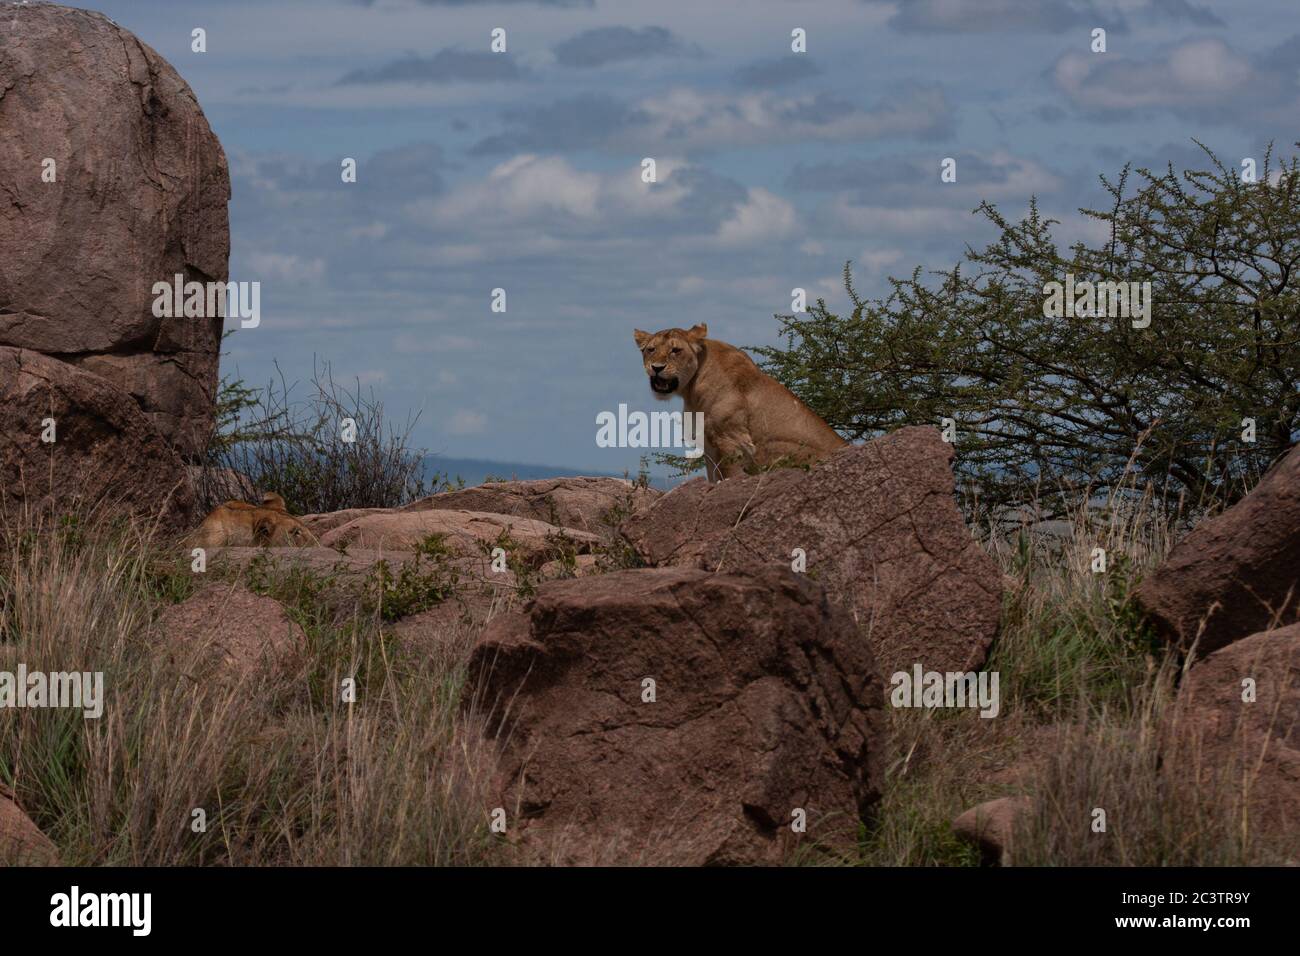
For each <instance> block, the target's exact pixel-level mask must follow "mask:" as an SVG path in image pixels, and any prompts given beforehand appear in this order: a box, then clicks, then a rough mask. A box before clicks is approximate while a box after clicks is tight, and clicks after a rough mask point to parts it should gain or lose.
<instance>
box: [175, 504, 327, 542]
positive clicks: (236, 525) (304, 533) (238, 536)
mask: <svg viewBox="0 0 1300 956" xmlns="http://www.w3.org/2000/svg"><path fill="white" fill-rule="evenodd" d="M318 544H320V541H319V539H317V537H316V535H314V534H312V532H311V529H310V528H308V527H307V526H306V525H305V524H303V523H302V522H301V521H299V520H298V519H297V518H295V517H294V516H293V515H291V514H289V511H288V509H287V508H286V507H285V504H284V499H283V498H281V497H280V496H279V495H277V494H275V493H274V492H267V493H266V494H264V495H263V496H262V503H261V504H260V505H250V504H249V503H248V502H247V501H227V502H226V503H225V504H222V505H218V506H217V507H216V508H214V509H212V513H211V514H209V515H208V516H207V517H206V518H204V519H203V523H202V524H201V525H199V526H198V528H197V529H195V531H194V533H193V534H192V535H190V539H189V546H190V547H193V548H221V547H272V548H310V547H314V546H316V545H318Z"/></svg>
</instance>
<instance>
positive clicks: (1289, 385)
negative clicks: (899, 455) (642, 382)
mask: <svg viewBox="0 0 1300 956" xmlns="http://www.w3.org/2000/svg"><path fill="white" fill-rule="evenodd" d="M1197 145H1200V144H1199V143H1198V144H1197ZM1298 145H1300V144H1298ZM1201 148H1202V149H1203V150H1204V151H1205V154H1206V156H1207V157H1208V160H1209V166H1210V168H1209V169H1208V170H1196V171H1183V172H1181V173H1179V172H1176V171H1175V170H1174V168H1173V166H1172V165H1171V166H1169V167H1168V168H1167V169H1166V170H1165V171H1164V172H1162V173H1157V172H1153V171H1151V170H1148V169H1139V170H1137V177H1136V178H1137V179H1138V185H1137V187H1136V188H1132V189H1131V188H1130V186H1131V182H1130V181H1131V180H1132V179H1134V177H1133V176H1132V175H1131V174H1132V170H1131V169H1130V168H1129V167H1125V168H1124V170H1123V171H1122V173H1121V174H1120V176H1119V177H1118V178H1117V179H1116V180H1115V181H1111V180H1109V179H1107V178H1106V177H1104V176H1103V177H1101V182H1102V184H1103V186H1104V187H1105V189H1106V191H1107V192H1108V194H1109V195H1110V197H1111V200H1112V204H1111V207H1110V208H1109V209H1103V210H1092V209H1083V210H1080V212H1081V213H1083V214H1084V215H1085V216H1088V217H1090V218H1092V219H1095V220H1098V221H1100V222H1102V223H1105V224H1106V225H1107V226H1108V227H1109V234H1110V238H1109V240H1108V241H1107V242H1105V243H1103V244H1101V245H1100V246H1099V247H1097V248H1092V247H1089V246H1088V245H1086V244H1084V243H1078V244H1076V245H1075V246H1073V247H1072V248H1070V249H1069V250H1067V251H1063V250H1059V249H1058V248H1057V246H1056V244H1055V243H1054V242H1053V241H1052V237H1051V230H1052V226H1054V225H1057V224H1058V223H1057V222H1056V221H1055V220H1051V219H1046V218H1043V217H1042V216H1040V214H1039V210H1038V205H1037V202H1036V201H1035V202H1031V203H1030V208H1029V212H1028V214H1027V215H1026V217H1025V218H1024V219H1023V220H1021V221H1020V222H1018V223H1012V222H1009V221H1008V220H1006V219H1005V218H1004V217H1003V216H1002V215H1001V214H1000V213H999V212H998V210H997V208H996V207H995V206H993V205H991V204H989V203H987V202H985V203H982V204H981V205H980V206H979V207H978V209H977V210H976V211H977V212H979V213H982V214H983V215H984V216H985V217H986V218H987V219H988V220H989V221H990V222H992V223H993V224H994V225H995V226H996V227H997V229H998V230H999V233H1000V235H999V237H998V239H997V241H995V242H994V243H992V244H991V245H989V246H988V247H987V248H985V249H983V250H979V251H977V250H975V249H972V248H969V247H968V248H967V252H966V257H965V260H966V261H965V262H964V263H962V264H959V265H957V266H955V267H954V268H953V269H952V270H951V271H948V272H939V273H934V274H932V275H930V276H928V277H927V276H924V275H923V273H922V271H921V269H920V268H917V269H916V270H914V271H913V272H912V274H911V275H910V276H909V277H906V278H891V279H890V280H889V281H890V287H891V291H890V293H889V294H888V295H887V296H885V297H884V298H880V299H874V300H866V299H862V298H861V297H860V296H859V295H858V294H857V292H856V291H855V289H854V287H853V279H852V274H851V272H850V267H849V264H846V265H845V269H844V284H845V288H846V290H847V292H848V296H849V299H850V302H851V303H852V311H851V312H850V313H848V314H847V315H840V314H836V313H833V312H831V311H830V309H829V308H828V306H827V305H826V302H825V300H822V299H819V300H818V301H817V303H816V305H814V306H812V307H811V308H810V309H809V311H808V312H807V313H806V314H803V315H785V316H777V319H778V320H779V321H780V322H781V326H782V333H783V335H784V336H785V338H786V347H785V348H760V349H757V350H756V351H757V352H758V353H759V354H760V355H761V356H762V357H763V360H764V361H763V366H764V368H765V369H766V370H767V371H768V372H770V373H771V374H773V375H774V376H775V377H777V378H778V379H780V380H781V381H782V382H784V383H785V384H786V385H787V386H788V387H789V388H790V389H791V390H793V391H794V392H795V393H796V394H797V395H799V396H800V397H801V398H802V399H803V400H804V401H805V402H807V403H808V404H809V405H810V406H811V407H812V408H813V409H814V410H816V411H817V412H818V413H819V414H821V415H822V416H823V417H824V418H825V419H826V420H827V421H828V422H829V423H830V424H831V425H832V426H834V427H835V428H837V429H839V430H840V431H841V432H843V433H844V434H845V435H847V436H849V437H851V438H863V437H870V436H873V435H876V434H879V433H881V432H884V431H888V430H890V429H893V428H896V427H899V426H901V425H904V424H925V423H929V424H938V423H939V422H940V421H941V420H942V419H944V418H951V419H953V420H954V421H955V422H956V429H957V431H956V447H957V469H958V473H959V476H960V477H962V478H964V479H966V480H967V481H969V482H971V483H973V485H974V487H975V489H976V490H977V491H978V492H979V493H980V495H981V497H982V498H983V499H984V500H985V503H987V504H991V505H993V506H995V507H997V506H1014V505H1018V504H1022V503H1024V502H1026V501H1029V500H1037V501H1039V502H1040V505H1041V504H1044V503H1045V504H1046V505H1047V506H1048V509H1047V510H1048V511H1049V512H1053V511H1054V510H1059V509H1060V508H1063V507H1064V506H1066V504H1067V503H1068V502H1070V501H1077V500H1078V496H1079V492H1080V490H1081V489H1087V490H1088V491H1089V492H1091V493H1098V494H1101V493H1105V492H1107V491H1109V490H1112V489H1114V488H1116V487H1117V486H1118V485H1119V484H1120V483H1121V482H1122V481H1123V479H1124V476H1125V474H1126V472H1127V471H1128V470H1129V469H1132V470H1133V471H1135V472H1136V473H1137V475H1138V478H1139V480H1140V481H1141V482H1151V483H1155V484H1157V485H1158V486H1160V487H1161V488H1162V490H1165V491H1169V492H1174V494H1172V495H1166V496H1164V497H1166V499H1176V498H1178V497H1182V498H1183V500H1184V502H1185V503H1186V504H1188V505H1190V506H1192V507H1197V506H1199V507H1210V506H1214V505H1218V504H1226V503H1230V502H1232V501H1234V500H1236V499H1237V498H1238V497H1240V496H1241V495H1242V494H1244V492H1245V491H1246V490H1248V488H1249V487H1250V486H1251V485H1252V484H1253V483H1254V481H1256V480H1257V479H1258V477H1259V476H1260V475H1261V474H1262V472H1263V471H1264V470H1265V469H1266V468H1267V467H1268V466H1269V465H1270V464H1271V463H1272V462H1273V461H1275V460H1276V459H1277V458H1278V457H1279V456H1280V455H1281V454H1283V453H1284V452H1285V451H1286V450H1287V449H1288V448H1290V447H1291V446H1292V445H1293V444H1294V443H1295V442H1296V440H1297V437H1300V436H1298V431H1297V430H1298V427H1300V421H1298V418H1300V294H1298V293H1297V276H1296V274H1295V273H1296V269H1297V266H1298V265H1300V203H1298V200H1300V193H1298V190H1300V176H1297V164H1298V161H1297V160H1296V159H1292V160H1291V161H1290V162H1289V163H1288V162H1282V163H1281V164H1280V166H1279V167H1277V168H1274V165H1273V157H1272V150H1271V148H1270V150H1269V152H1268V153H1267V154H1266V156H1265V158H1264V163H1263V167H1262V170H1261V171H1260V174H1259V176H1258V179H1257V181H1253V182H1246V181H1243V175H1242V173H1240V172H1239V171H1237V170H1235V169H1231V168H1229V167H1226V166H1225V165H1224V164H1223V163H1222V162H1220V161H1219V159H1218V158H1217V157H1216V156H1215V155H1214V154H1213V153H1212V152H1211V151H1210V150H1208V149H1206V148H1205V147H1204V146H1202V147H1201ZM1067 276H1073V279H1074V281H1075V282H1076V283H1080V282H1084V281H1088V282H1093V283H1097V282H1124V283H1133V282H1136V283H1143V282H1149V283H1150V291H1151V300H1152V303H1153V305H1152V309H1151V322H1150V325H1149V326H1147V327H1145V328H1135V327H1134V322H1133V321H1131V320H1130V319H1129V318H1122V317H1114V316H1112V317H1096V316H1072V317H1049V316H1047V315H1045V314H1044V312H1045V310H1044V301H1045V298H1046V296H1045V289H1046V287H1047V284H1048V283H1064V282H1065V281H1066V277H1067ZM1138 324H1141V323H1140V321H1139V323H1138ZM1248 420H1249V421H1248ZM1251 422H1253V441H1252V440H1249V439H1250V438H1251V437H1252V435H1251V428H1250V423H1251Z"/></svg>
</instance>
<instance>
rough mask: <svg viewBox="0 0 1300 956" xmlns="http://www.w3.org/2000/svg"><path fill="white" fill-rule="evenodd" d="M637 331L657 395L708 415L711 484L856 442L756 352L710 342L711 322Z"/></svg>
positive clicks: (816, 456) (810, 459)
mask: <svg viewBox="0 0 1300 956" xmlns="http://www.w3.org/2000/svg"><path fill="white" fill-rule="evenodd" d="M632 334H633V337H634V338H635V339H636V344H637V347H638V348H640V349H641V358H642V360H643V362H644V363H645V370H646V374H647V375H649V376H650V390H651V391H652V392H654V394H655V397H656V398H660V399H667V398H669V397H671V396H673V395H680V396H681V397H682V399H683V400H684V401H685V403H686V408H685V411H686V412H687V413H691V412H703V413H704V460H705V465H706V468H707V470H708V475H709V481H718V480H720V479H722V478H734V477H735V476H737V475H740V474H743V473H744V471H745V468H746V467H747V466H757V467H758V468H765V467H769V466H772V465H775V464H778V463H782V464H787V463H788V464H795V465H797V464H812V463H813V462H816V461H820V460H821V459H823V458H825V457H826V456H828V455H830V454H832V453H833V452H835V451H836V450H838V449H840V448H843V447H844V446H845V445H846V444H848V442H846V441H845V440H844V439H843V438H841V437H840V436H839V435H837V434H836V433H835V430H834V429H833V428H831V427H830V426H829V425H827V424H826V423H825V422H824V421H822V420H821V419H820V418H818V417H817V414H816V413H815V412H813V410H812V409H810V408H809V407H808V406H807V405H805V404H804V403H803V402H801V401H799V399H798V398H796V397H795V396H794V394H793V393H792V392H791V391H790V390H789V389H788V388H786V387H785V386H784V385H782V384H781V383H780V382H778V381H777V380H776V379H774V378H772V377H771V376H769V375H765V374H763V372H761V371H759V369H758V366H757V365H755V364H754V361H753V359H751V358H750V357H749V356H748V355H746V354H745V353H744V352H742V351H741V350H740V349H738V348H736V347H735V346H732V345H728V344H727V343H726V342H719V341H717V340H716V339H711V338H709V337H708V335H709V327H708V326H707V325H696V326H693V327H691V328H689V329H664V330H663V331H662V332H653V333H652V332H642V331H641V330H640V329H635V330H634V331H633V333H632Z"/></svg>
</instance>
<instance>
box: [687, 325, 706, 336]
mask: <svg viewBox="0 0 1300 956" xmlns="http://www.w3.org/2000/svg"><path fill="white" fill-rule="evenodd" d="M686 336H687V338H691V339H697V340H702V339H707V338H708V337H709V327H708V326H707V325H705V324H704V323H703V322H701V323H699V324H698V325H692V326H691V327H690V329H688V330H687V332H686Z"/></svg>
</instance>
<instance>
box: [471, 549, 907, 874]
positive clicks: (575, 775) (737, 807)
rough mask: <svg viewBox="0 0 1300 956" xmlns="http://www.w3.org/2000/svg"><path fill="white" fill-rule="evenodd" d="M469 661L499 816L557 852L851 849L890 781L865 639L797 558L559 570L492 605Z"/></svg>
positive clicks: (663, 855) (711, 860) (733, 857)
mask: <svg viewBox="0 0 1300 956" xmlns="http://www.w3.org/2000/svg"><path fill="white" fill-rule="evenodd" d="M469 672H470V675H471V681H472V682H473V685H472V687H471V688H470V693H467V695H466V698H467V699H468V700H472V701H474V702H475V705H476V706H477V707H479V708H481V709H482V712H485V713H486V714H487V720H486V732H487V734H488V736H489V737H490V738H493V739H495V740H497V741H498V743H499V746H500V762H499V788H500V799H501V804H500V805H501V806H502V807H504V808H507V814H508V823H509V825H510V826H511V827H512V828H514V829H515V832H516V833H518V832H519V831H520V830H522V831H523V834H524V836H525V838H526V839H525V843H526V844H527V845H531V846H533V847H534V848H538V849H539V852H540V853H541V854H542V855H543V856H545V857H548V858H550V859H554V860H556V861H558V862H568V863H590V862H622V863H630V862H650V863H664V864H680V865H697V864H747V863H750V864H752V863H772V862H777V861H780V860H783V859H787V858H788V856H789V854H790V853H791V852H792V851H793V850H794V849H795V848H796V845H797V844H799V843H801V842H804V841H807V843H809V844H816V845H819V846H821V847H824V848H831V849H839V850H850V851H851V848H852V847H853V845H854V841H855V837H856V832H857V827H858V824H859V821H860V820H861V819H863V817H864V815H865V814H866V813H867V811H868V808H869V807H870V805H871V804H872V803H873V802H874V801H875V800H876V799H877V798H878V795H879V787H880V783H881V774H882V771H883V767H882V763H881V760H882V744H881V740H880V735H881V733H882V726H883V713H882V711H883V702H884V693H883V689H882V684H881V680H880V678H879V676H878V675H877V673H876V668H875V663H874V661H873V659H872V653H871V649H870V646H869V645H868V644H867V643H866V642H865V641H863V640H861V638H860V636H859V633H858V629H857V628H856V626H855V625H854V624H853V621H852V620H851V619H850V617H849V616H848V614H847V612H845V611H844V610H843V609H842V608H840V607H838V606H837V605H836V604H834V603H833V602H831V601H830V600H828V599H827V597H826V594H825V592H824V591H823V590H822V589H821V588H820V587H819V586H818V585H817V584H815V583H814V582H812V581H810V580H809V579H808V578H807V577H802V576H799V575H795V574H793V573H791V572H790V571H789V570H782V569H780V568H760V569H758V570H756V571H755V572H753V573H742V574H710V573H708V572H705V571H701V570H697V569H691V568H665V569H642V570H635V571H621V572H617V573H613V574H608V575H603V576H599V577H594V578H586V579H582V580H567V581H554V582H548V583H546V584H544V585H542V587H541V589H540V590H539V592H538V594H537V597H536V598H535V599H534V600H533V601H532V602H531V603H530V604H529V605H528V606H527V607H526V608H525V609H524V611H523V612H521V613H514V614H507V615H504V616H501V617H497V618H495V619H494V620H493V621H492V623H490V624H489V625H488V627H487V629H486V630H485V631H484V633H483V634H482V635H481V636H480V637H479V640H478V643H477V644H476V645H475V648H474V651H473V654H472V655H471V659H470V670H469ZM649 682H653V684H650V683H649ZM651 689H652V690H653V699H651V693H650V692H651ZM803 823H806V832H805V833H800V832H796V827H798V826H799V825H800V824H803ZM521 824H522V825H521ZM610 848H616V849H614V850H611V849H610ZM611 857H613V859H611Z"/></svg>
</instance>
